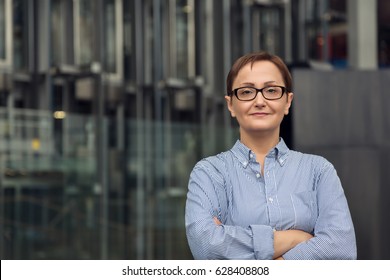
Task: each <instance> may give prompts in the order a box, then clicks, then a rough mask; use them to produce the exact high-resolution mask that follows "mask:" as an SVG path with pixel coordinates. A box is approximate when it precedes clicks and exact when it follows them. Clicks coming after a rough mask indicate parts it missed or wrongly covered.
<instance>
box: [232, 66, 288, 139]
mask: <svg viewBox="0 0 390 280" xmlns="http://www.w3.org/2000/svg"><path fill="white" fill-rule="evenodd" d="M245 86H250V87H255V88H258V89H261V88H263V87H266V86H285V84H284V82H283V78H282V75H281V73H280V71H279V69H278V68H277V67H276V65H275V64H273V63H272V62H270V61H257V62H255V63H254V64H253V65H252V66H251V64H250V63H249V64H247V65H245V66H244V67H243V68H242V69H241V70H240V71H239V72H238V75H237V77H236V79H235V80H234V82H233V89H235V88H238V87H245ZM225 99H226V102H227V105H228V109H229V111H230V114H231V116H232V117H235V118H237V121H238V123H239V124H240V131H241V133H256V132H279V127H280V123H281V122H282V120H283V117H284V115H287V114H288V111H289V108H290V106H291V101H292V99H293V93H291V92H290V93H287V94H284V95H283V96H282V98H280V99H277V100H267V99H264V97H263V96H262V95H261V93H260V92H259V93H258V94H257V96H256V98H255V99H254V100H251V101H240V100H238V99H237V97H236V96H235V95H234V94H233V95H231V96H225Z"/></svg>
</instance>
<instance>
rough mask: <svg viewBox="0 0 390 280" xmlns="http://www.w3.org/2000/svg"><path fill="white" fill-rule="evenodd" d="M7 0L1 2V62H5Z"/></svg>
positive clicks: (0, 0)
mask: <svg viewBox="0 0 390 280" xmlns="http://www.w3.org/2000/svg"><path fill="white" fill-rule="evenodd" d="M4 2H5V0H0V61H1V60H5V59H6V57H5V3H4Z"/></svg>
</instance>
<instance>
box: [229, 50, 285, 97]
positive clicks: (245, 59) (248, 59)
mask: <svg viewBox="0 0 390 280" xmlns="http://www.w3.org/2000/svg"><path fill="white" fill-rule="evenodd" d="M264 60H266V61H270V62H272V63H273V64H275V66H276V67H278V69H279V71H280V73H281V74H282V77H283V80H284V83H285V87H286V90H287V92H291V91H292V78H291V74H290V71H289V70H288V68H287V65H286V64H285V63H284V62H283V60H282V59H281V58H280V57H279V56H276V55H272V54H270V53H267V52H254V53H248V54H246V55H244V56H241V57H240V58H238V59H237V60H236V61H235V62H234V64H233V66H232V68H231V69H230V71H229V74H228V76H227V79H226V91H227V94H228V95H230V94H231V92H232V90H233V88H232V87H233V82H234V80H235V79H236V77H237V75H238V72H240V70H241V69H242V68H243V67H244V66H245V65H247V64H248V63H250V64H251V66H252V65H253V64H254V63H255V62H256V61H264Z"/></svg>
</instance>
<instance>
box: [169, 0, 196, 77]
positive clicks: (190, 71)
mask: <svg viewBox="0 0 390 280" xmlns="http://www.w3.org/2000/svg"><path fill="white" fill-rule="evenodd" d="M194 8H195V7H194V3H193V1H190V0H177V2H176V24H175V27H176V34H175V36H176V53H174V54H173V55H175V56H176V59H177V66H176V67H177V77H178V78H188V77H189V76H193V75H194V74H195V73H194V68H195V66H194V57H193V56H194V55H195V52H194V44H195V43H194V40H195V38H193V36H194V28H195V26H194Z"/></svg>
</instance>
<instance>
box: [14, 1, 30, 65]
mask: <svg viewBox="0 0 390 280" xmlns="http://www.w3.org/2000/svg"><path fill="white" fill-rule="evenodd" d="M27 4H28V3H27V1H23V0H13V15H14V17H13V24H14V25H13V50H14V61H13V63H14V68H15V70H18V71H27V70H28V50H29V41H28V28H29V24H28V14H27V12H28V9H27Z"/></svg>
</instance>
